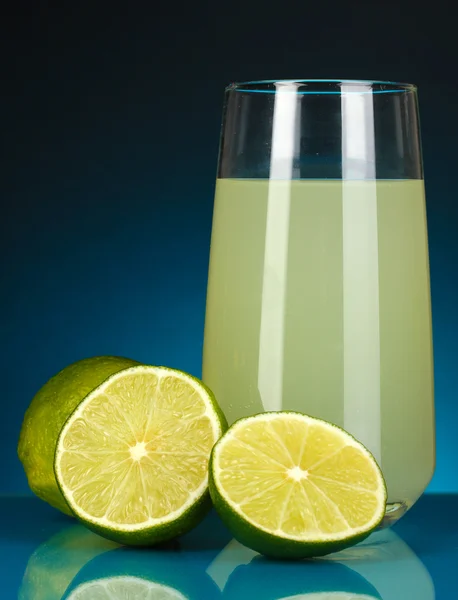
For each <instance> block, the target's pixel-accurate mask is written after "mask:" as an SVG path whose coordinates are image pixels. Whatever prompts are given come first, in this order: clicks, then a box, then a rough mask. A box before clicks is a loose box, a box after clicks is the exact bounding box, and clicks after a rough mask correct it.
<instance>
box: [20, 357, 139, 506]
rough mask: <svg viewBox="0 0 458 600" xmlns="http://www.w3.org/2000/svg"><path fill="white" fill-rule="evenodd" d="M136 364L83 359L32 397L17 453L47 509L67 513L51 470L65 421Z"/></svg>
mask: <svg viewBox="0 0 458 600" xmlns="http://www.w3.org/2000/svg"><path fill="white" fill-rule="evenodd" d="M137 364H138V363H137V362H136V361H134V360H130V359H128V358H119V357H117V356H97V357H94V358H86V359H84V360H80V361H79V362H76V363H74V364H72V365H69V366H68V367H66V368H65V369H63V370H62V371H60V372H59V373H58V374H57V375H55V376H54V377H52V378H51V379H50V380H49V381H48V382H47V383H46V384H45V385H44V386H43V387H42V388H41V389H40V390H39V391H38V392H37V394H36V395H35V397H34V398H33V400H32V402H31V403H30V406H29V408H28V409H27V412H26V413H25V417H24V421H23V424H22V428H21V434H20V437H19V446H18V454H19V458H20V460H21V462H22V464H23V466H24V470H25V473H26V475H27V479H28V481H29V485H30V488H31V490H32V491H33V492H34V493H35V494H36V495H37V496H39V497H40V498H42V499H43V500H46V502H48V503H49V504H51V506H54V507H55V508H58V509H60V510H61V511H62V512H64V513H66V514H71V511H70V510H69V508H68V506H67V503H66V502H65V500H64V498H63V497H62V494H61V492H60V490H59V488H58V486H57V483H56V479H55V476H54V468H53V462H54V453H55V450H56V444H57V439H58V437H59V434H60V431H61V429H62V427H63V426H64V423H65V421H66V420H67V418H68V417H69V415H70V414H71V413H72V412H73V411H74V410H75V408H76V407H77V406H78V404H79V403H80V402H81V400H82V399H83V398H84V397H85V396H86V395H87V394H89V392H92V390H93V389H94V388H96V387H97V386H98V385H100V384H101V383H102V382H103V381H105V379H107V377H110V375H113V374H114V373H117V372H118V371H120V370H121V369H126V368H127V367H132V366H133V365H137Z"/></svg>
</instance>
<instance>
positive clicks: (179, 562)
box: [64, 547, 221, 600]
mask: <svg viewBox="0 0 458 600" xmlns="http://www.w3.org/2000/svg"><path fill="white" fill-rule="evenodd" d="M82 592H84V594H85V595H81V596H80V595H77V594H81V593H82ZM96 593H98V594H99V595H96ZM104 593H105V594H111V595H103V594H104ZM142 594H145V595H142ZM148 594H149V595H148ZM220 597H221V593H220V591H219V589H218V587H217V586H216V584H215V583H214V582H213V580H212V579H211V578H210V577H209V576H208V575H207V574H206V573H205V571H204V569H203V565H202V563H201V560H200V559H197V560H195V557H193V556H191V555H190V554H189V553H182V552H179V551H177V552H176V551H169V550H166V549H161V550H145V549H142V550H139V549H135V548H126V547H124V548H119V549H117V550H113V552H107V553H106V554H104V555H102V556H99V557H97V558H95V559H94V560H92V561H91V562H89V563H88V564H87V565H85V566H84V567H83V568H82V569H81V571H80V572H79V573H78V575H77V576H76V577H75V578H74V580H73V581H72V584H71V586H70V587H69V588H68V590H67V593H66V595H65V596H64V599H65V600H76V599H77V600H83V599H84V600H89V599H90V600H99V599H100V600H105V599H110V600H118V598H119V599H120V600H121V599H122V600H131V599H132V600H137V599H138V600H182V599H184V600H217V599H218V598H220Z"/></svg>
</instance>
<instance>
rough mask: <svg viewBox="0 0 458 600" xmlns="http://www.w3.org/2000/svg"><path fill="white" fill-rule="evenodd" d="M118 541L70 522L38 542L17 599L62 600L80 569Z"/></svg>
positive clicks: (116, 545)
mask: <svg viewBox="0 0 458 600" xmlns="http://www.w3.org/2000/svg"><path fill="white" fill-rule="evenodd" d="M114 548H119V546H118V544H115V543H114V542H111V541H109V540H106V539H105V538H103V537H100V536H98V535H96V534H95V533H92V531H89V530H88V529H86V528H85V527H83V526H82V525H73V526H71V527H67V528H66V529H64V530H63V531H60V532H59V533H56V534H55V535H54V536H52V537H51V538H50V539H49V540H47V541H46V542H45V543H44V544H41V546H39V547H38V548H37V549H36V550H35V552H34V553H33V554H32V556H31V557H30V558H29V561H28V563H27V568H26V570H25V573H24V577H23V580H22V584H21V588H20V590H19V595H18V598H19V600H61V598H62V596H63V594H64V592H65V590H66V589H67V588H68V586H69V585H70V583H71V582H72V580H73V578H74V577H75V576H76V574H77V573H78V572H79V571H80V569H81V568H82V567H83V566H84V565H85V564H87V563H88V562H90V561H91V560H92V559H93V558H95V557H96V556H98V555H100V554H103V553H105V552H108V551H109V550H113V549H114Z"/></svg>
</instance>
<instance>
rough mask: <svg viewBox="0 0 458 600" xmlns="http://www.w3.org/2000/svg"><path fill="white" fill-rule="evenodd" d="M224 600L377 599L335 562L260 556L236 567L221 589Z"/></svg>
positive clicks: (361, 579) (367, 585)
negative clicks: (289, 559) (222, 589)
mask: <svg viewBox="0 0 458 600" xmlns="http://www.w3.org/2000/svg"><path fill="white" fill-rule="evenodd" d="M223 598H224V600H254V599H255V598H260V599H261V598H262V600H328V599H329V600H380V595H379V594H378V593H377V591H376V589H375V588H374V587H373V586H372V585H371V584H370V583H369V582H368V581H367V580H366V579H365V578H364V577H361V575H359V574H358V573H355V572H354V571H352V570H351V569H350V568H348V567H346V566H344V565H341V564H338V563H329V562H328V563H323V562H322V561H308V562H307V563H306V564H304V563H297V562H287V561H281V562H276V563H273V562H272V561H271V560H266V559H263V558H261V557H259V558H255V559H254V560H252V561H251V563H249V564H248V565H241V566H239V567H237V568H236V569H235V570H234V571H233V572H232V574H231V575H230V576H229V579H228V581H227V583H226V585H225V587H224V591H223Z"/></svg>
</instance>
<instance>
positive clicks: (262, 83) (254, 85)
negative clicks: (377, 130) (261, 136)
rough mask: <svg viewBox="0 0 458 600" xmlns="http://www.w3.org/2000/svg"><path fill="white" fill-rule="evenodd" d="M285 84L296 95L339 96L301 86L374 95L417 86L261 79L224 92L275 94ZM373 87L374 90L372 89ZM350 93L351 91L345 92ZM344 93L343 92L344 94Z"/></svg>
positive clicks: (331, 91) (237, 83)
mask: <svg viewBox="0 0 458 600" xmlns="http://www.w3.org/2000/svg"><path fill="white" fill-rule="evenodd" d="M287 84H296V86H297V89H296V90H288V91H294V92H295V93H297V94H316V95H319V94H341V93H342V90H341V89H314V90H307V89H305V90H301V89H299V88H300V87H301V86H304V87H306V86H307V85H308V84H312V85H313V84H317V85H324V87H325V88H326V87H327V88H339V86H342V85H345V86H349V87H351V86H354V87H355V88H358V87H361V86H365V87H370V88H371V89H369V90H358V89H355V90H354V92H356V93H358V92H359V93H364V92H366V93H367V92H372V93H374V94H388V93H396V92H398V93H403V92H416V91H417V86H416V85H415V84H413V83H402V82H397V81H383V80H376V79H374V80H372V79H261V80H254V81H242V82H234V83H231V84H229V85H228V86H227V87H226V92H244V93H263V94H275V93H276V92H278V91H279V90H278V88H277V86H279V87H280V89H281V86H285V87H286V85H287ZM374 86H375V89H372V88H373V87H374ZM285 91H286V90H285ZM346 91H347V92H350V93H351V90H346ZM344 93H345V92H344Z"/></svg>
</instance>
